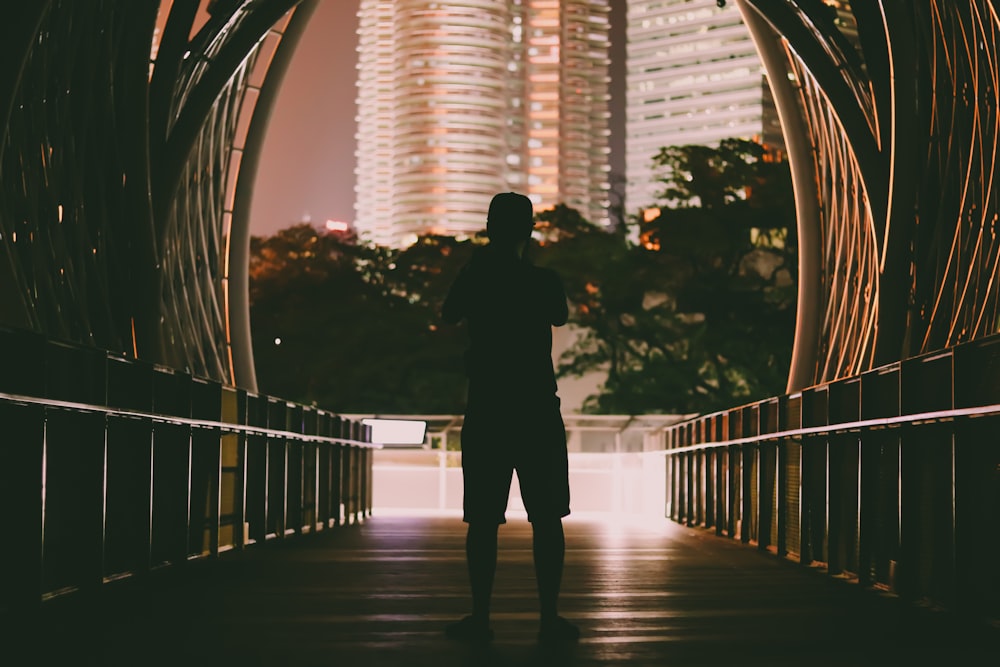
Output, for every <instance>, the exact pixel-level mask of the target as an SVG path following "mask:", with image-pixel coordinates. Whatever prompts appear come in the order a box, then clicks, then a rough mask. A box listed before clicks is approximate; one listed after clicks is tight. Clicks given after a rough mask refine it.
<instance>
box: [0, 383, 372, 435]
mask: <svg viewBox="0 0 1000 667" xmlns="http://www.w3.org/2000/svg"><path fill="white" fill-rule="evenodd" d="M0 401H9V402H11V403H20V404H24V405H41V406H43V407H50V408H60V409H63V410H75V411H77V412H89V413H103V414H106V415H110V416H114V417H125V418H131V419H144V420H149V421H154V422H159V423H164V424H177V425H180V426H194V427H198V428H206V429H215V430H219V431H227V432H232V433H246V434H248V435H266V436H271V437H280V438H285V439H286V440H302V441H304V442H326V443H329V444H334V445H355V446H358V447H367V448H370V449H381V447H382V446H381V445H379V444H378V443H373V442H366V441H364V440H354V439H351V438H335V437H330V436H323V435H315V434H309V433H296V432H295V431H284V430H278V429H271V428H266V427H263V426H250V425H247V424H237V423H235V422H220V421H214V420H211V419H195V418H193V417H177V416H174V415H166V414H162V413H157V412H145V411H142V410H129V409H125V408H113V407H109V406H106V405H93V404H91V403H77V402H74V401H57V400H52V399H47V398H37V397H34V396H23V395H21V394H8V393H5V392H0Z"/></svg>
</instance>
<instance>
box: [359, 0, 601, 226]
mask: <svg viewBox="0 0 1000 667" xmlns="http://www.w3.org/2000/svg"><path fill="white" fill-rule="evenodd" d="M608 11H609V10H608V3H607V1H606V0H453V1H451V2H447V3H443V2H434V1H431V0H361V5H360V9H359V13H358V15H359V27H358V31H359V40H358V51H359V56H358V96H357V103H358V119H357V121H358V130H357V171H356V174H357V185H356V192H357V196H356V200H355V201H356V203H355V211H356V215H355V224H356V226H357V229H358V232H359V233H360V234H361V235H362V236H363V237H367V238H369V239H370V240H372V241H374V242H376V243H379V244H382V245H391V246H403V245H407V244H408V243H410V242H412V241H413V240H414V239H415V238H416V236H417V235H419V234H421V233H427V232H435V233H442V234H452V235H456V236H464V235H471V234H474V233H476V232H478V231H480V230H482V229H483V228H484V226H485V223H486V207H487V205H488V203H489V200H490V198H491V197H492V196H493V195H494V194H496V193H497V192H500V191H504V190H516V191H518V192H523V193H525V194H526V195H528V196H529V197H530V198H531V200H532V201H533V202H534V204H535V209H536V211H539V210H544V209H546V208H550V207H552V206H554V205H556V204H559V203H565V204H567V205H568V206H571V207H573V208H576V209H578V210H579V211H580V212H581V213H582V214H583V215H584V216H585V217H587V218H588V219H589V220H591V221H593V222H596V223H606V222H607V219H608V214H607V206H608V201H607V197H608V171H609V169H610V167H609V163H608V154H609V152H610V148H609V134H610V131H609V128H608V119H609V115H610V112H609V92H608V91H609V77H608V64H609V36H608Z"/></svg>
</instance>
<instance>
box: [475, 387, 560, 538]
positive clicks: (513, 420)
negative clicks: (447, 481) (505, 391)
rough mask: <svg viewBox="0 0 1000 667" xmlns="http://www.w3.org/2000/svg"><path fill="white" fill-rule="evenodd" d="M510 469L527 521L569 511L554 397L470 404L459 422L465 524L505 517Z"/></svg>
mask: <svg viewBox="0 0 1000 667" xmlns="http://www.w3.org/2000/svg"><path fill="white" fill-rule="evenodd" d="M501 407H502V408H503V409H500V408H501ZM515 470H516V471H517V480H518V483H519V485H520V487H521V499H522V501H523V502H524V508H525V510H527V513H528V521H531V522H535V521H545V520H553V519H559V518H562V517H564V516H566V515H568V514H569V470H568V460H567V455H566V428H565V425H564V424H563V420H562V414H561V413H560V410H559V399H558V397H555V396H551V397H546V398H544V399H543V400H539V401H532V402H530V403H524V402H522V403H521V404H520V405H517V404H516V403H515V404H510V403H508V404H506V405H504V406H499V405H496V404H493V405H490V406H488V407H482V406H480V407H477V406H476V405H474V404H472V403H470V405H469V409H468V410H467V411H466V415H465V422H464V425H463V426H462V479H463V481H464V484H465V492H464V500H463V510H464V520H465V521H466V522H467V523H473V522H475V523H484V524H501V523H505V522H506V517H505V513H506V510H507V498H508V497H509V496H510V485H511V480H512V477H513V472H514V471H515Z"/></svg>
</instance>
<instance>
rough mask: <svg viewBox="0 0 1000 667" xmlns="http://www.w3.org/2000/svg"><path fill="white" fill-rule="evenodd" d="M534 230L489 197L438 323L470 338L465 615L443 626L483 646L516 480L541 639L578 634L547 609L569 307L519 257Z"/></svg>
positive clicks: (557, 535) (557, 580)
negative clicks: (563, 331)
mask: <svg viewBox="0 0 1000 667" xmlns="http://www.w3.org/2000/svg"><path fill="white" fill-rule="evenodd" d="M533 226H534V213H533V210H532V206H531V200H529V199H528V198H527V197H525V196H524V195H521V194H517V193H514V192H502V193H500V194H497V195H496V196H494V197H493V199H492V201H491V202H490V207H489V213H488V215H487V219H486V234H487V236H488V237H489V243H488V244H487V245H486V246H483V247H481V248H478V249H476V250H475V251H474V253H473V256H472V258H471V259H470V260H469V262H468V264H466V265H465V266H464V267H463V268H462V270H461V272H460V273H459V275H458V277H457V278H456V279H455V282H454V284H453V285H452V286H451V290H450V291H449V293H448V296H447V298H446V299H445V302H444V305H443V307H442V317H443V319H444V320H445V321H447V322H451V323H458V322H460V321H461V320H462V319H465V320H466V322H467V324H468V331H469V340H470V345H469V348H468V350H467V351H466V358H465V360H466V373H467V376H468V382H469V384H468V398H467V403H466V410H465V421H464V425H463V427H462V477H463V480H464V483H465V492H464V500H463V511H464V520H465V522H466V523H467V524H468V533H467V536H466V559H467V564H468V571H469V582H470V585H471V589H472V614H471V615H469V616H466V617H465V618H463V619H462V620H461V621H459V622H457V623H453V624H451V625H449V626H448V627H447V629H446V632H447V635H448V636H449V637H452V638H456V639H467V640H477V641H486V640H489V639H490V638H492V636H493V631H492V629H491V628H490V599H491V597H492V593H493V579H494V575H495V572H496V565H497V533H498V530H499V527H500V524H502V523H506V518H505V516H504V515H505V512H506V509H507V498H508V496H509V494H510V484H511V478H512V474H513V471H514V470H516V471H517V478H518V482H519V484H520V487H521V498H522V500H523V501H524V507H525V509H526V510H527V513H528V521H530V522H531V526H532V535H533V538H532V542H533V544H532V546H533V555H534V564H535V577H536V581H537V585H538V597H539V603H540V612H541V614H540V623H539V638H540V639H543V640H550V639H575V638H577V637H578V636H579V630H578V628H577V627H576V626H575V625H573V624H572V623H570V622H569V621H567V620H566V619H564V618H563V617H561V616H559V615H558V613H557V609H556V607H557V601H558V597H559V588H560V585H561V581H562V571H563V558H564V553H565V546H566V545H565V537H564V534H563V525H562V517H564V516H567V515H568V514H569V511H570V510H569V477H568V471H567V457H566V430H565V426H564V424H563V420H562V415H561V413H560V406H559V397H558V395H557V393H556V392H557V386H556V379H555V373H554V371H553V367H552V327H553V326H561V325H563V324H565V323H566V319H567V316H568V308H567V303H566V295H565V291H564V290H563V286H562V282H561V281H560V279H559V276H558V275H557V274H556V273H555V272H553V271H550V270H548V269H543V268H539V267H536V266H533V265H532V264H530V263H529V262H528V261H527V258H526V257H525V249H526V247H527V244H528V242H529V239H530V237H531V229H532V227H533Z"/></svg>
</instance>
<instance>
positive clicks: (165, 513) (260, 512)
mask: <svg viewBox="0 0 1000 667" xmlns="http://www.w3.org/2000/svg"><path fill="white" fill-rule="evenodd" d="M370 431H371V430H370V427H369V426H366V425H364V424H362V423H361V422H360V421H358V420H352V419H348V418H346V417H342V416H340V415H337V414H333V413H330V412H328V411H325V410H320V409H317V408H315V407H311V406H305V405H300V404H296V403H292V402H289V401H285V400H282V399H278V398H275V397H272V396H267V395H261V394H256V393H253V392H248V391H245V390H243V389H239V388H235V387H232V386H227V385H225V384H222V383H219V382H213V381H208V380H204V379H201V378H198V377H193V376H191V375H189V374H186V373H183V372H178V371H176V370H173V369H170V368H165V367H161V366H157V365H154V364H148V363H144V362H141V361H136V360H134V359H127V358H125V357H123V356H118V355H115V354H110V353H107V352H105V351H103V350H98V349H93V348H87V347H83V346H76V345H69V344H64V343H59V342H54V341H52V340H48V339H46V338H44V337H42V336H39V335H34V334H31V333H26V332H23V331H16V330H9V329H4V328H0V443H2V444H0V508H3V511H4V513H5V514H6V516H7V518H6V520H5V521H4V531H3V537H2V538H0V541H2V546H0V559H2V561H0V608H8V609H19V608H27V607H31V606H37V605H38V604H40V603H41V602H44V601H45V600H49V599H52V598H55V597H59V596H63V595H67V594H73V593H80V592H84V593H85V592H87V591H94V590H98V589H100V588H101V587H102V586H103V585H104V584H106V583H108V582H111V581H115V580H118V579H122V578H130V577H137V576H143V575H146V574H148V573H150V572H151V571H154V570H157V569H159V568H163V567H166V566H176V565H179V564H182V563H186V562H188V561H191V560H196V559H200V558H205V557H212V556H217V555H218V554H219V553H222V552H225V551H229V550H234V549H243V548H246V547H248V546H249V545H252V544H255V543H260V542H264V541H267V540H270V539H276V538H283V537H285V536H288V535H293V534H301V533H309V532H315V531H319V530H323V529H326V528H331V527H333V526H336V525H338V524H343V523H350V522H354V521H358V520H361V519H363V518H364V517H365V516H367V515H369V514H370V512H371V499H372V485H371V480H372V449H373V447H375V445H373V443H372V442H371V432H370Z"/></svg>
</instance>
